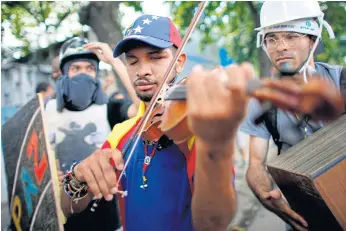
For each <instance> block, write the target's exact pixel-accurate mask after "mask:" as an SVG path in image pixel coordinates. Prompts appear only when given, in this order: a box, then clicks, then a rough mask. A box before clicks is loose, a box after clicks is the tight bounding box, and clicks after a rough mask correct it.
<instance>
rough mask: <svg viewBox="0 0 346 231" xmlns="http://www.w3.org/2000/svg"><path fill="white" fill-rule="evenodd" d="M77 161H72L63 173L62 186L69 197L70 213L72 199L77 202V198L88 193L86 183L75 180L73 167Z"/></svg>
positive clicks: (83, 196)
mask: <svg viewBox="0 0 346 231" xmlns="http://www.w3.org/2000/svg"><path fill="white" fill-rule="evenodd" d="M77 164H78V162H74V163H73V164H72V165H71V168H70V170H69V171H68V172H67V173H66V174H65V176H64V180H63V188H64V191H65V193H66V195H67V196H68V197H69V198H71V213H72V214H73V208H72V201H74V202H76V204H77V203H78V201H79V200H81V199H83V198H85V197H86V196H87V195H88V185H87V183H85V182H80V181H78V180H77V178H76V176H75V174H74V171H73V170H74V167H75V166H76V165H77Z"/></svg>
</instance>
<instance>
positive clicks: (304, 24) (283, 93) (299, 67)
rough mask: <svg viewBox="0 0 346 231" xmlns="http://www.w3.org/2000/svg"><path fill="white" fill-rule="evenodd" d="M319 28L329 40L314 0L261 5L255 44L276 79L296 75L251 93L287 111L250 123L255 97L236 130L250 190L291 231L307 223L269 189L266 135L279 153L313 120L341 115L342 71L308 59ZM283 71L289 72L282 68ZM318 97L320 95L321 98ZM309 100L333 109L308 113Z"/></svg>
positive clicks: (315, 125)
mask: <svg viewBox="0 0 346 231" xmlns="http://www.w3.org/2000/svg"><path fill="white" fill-rule="evenodd" d="M323 26H325V27H326V28H327V31H328V33H329V35H330V37H331V38H333V37H334V34H333V31H332V29H331V27H330V26H329V24H328V23H327V22H325V21H324V20H323V13H322V11H321V10H320V7H319V5H318V2H317V1H316V2H315V1H309V2H291V1H267V2H264V3H263V6H262V9H261V27H260V28H257V30H259V33H260V35H261V36H262V40H261V41H260V37H258V45H260V44H261V46H262V48H263V49H264V51H265V52H266V53H267V54H268V56H269V58H270V60H271V62H272V64H273V66H274V68H275V71H276V72H277V73H279V74H280V73H283V74H281V76H282V75H287V73H289V74H290V73H298V74H295V75H294V76H293V78H288V79H282V78H280V79H278V80H273V81H269V82H271V83H270V85H271V89H267V91H262V92H261V93H255V94H254V96H255V97H257V98H260V99H262V100H271V99H273V98H275V100H276V103H277V106H279V107H281V108H283V109H286V110H288V111H282V110H274V111H271V114H267V117H266V118H264V121H263V123H260V124H255V123H254V121H255V118H256V117H258V115H260V114H261V113H262V108H261V105H260V103H259V102H258V101H257V100H256V99H251V100H250V102H249V105H248V114H247V116H246V118H245V120H244V122H243V123H242V125H241V127H240V129H241V131H243V132H245V133H247V134H249V135H250V144H249V146H250V150H249V152H250V161H249V168H248V171H247V181H248V184H249V186H250V188H251V189H252V191H253V192H254V194H255V195H256V196H257V198H258V199H259V200H260V201H261V203H262V204H263V205H264V206H265V207H266V208H267V209H269V210H270V211H272V212H274V213H275V214H277V215H278V216H280V217H281V218H282V219H283V220H284V221H285V222H287V223H288V224H289V225H291V226H292V227H294V229H297V230H306V227H307V226H308V224H307V223H306V221H305V220H304V219H303V217H301V216H300V215H299V214H297V213H296V212H295V211H293V210H292V209H291V208H290V207H289V206H288V204H287V203H286V202H285V201H284V200H283V198H282V196H281V192H280V191H279V190H278V189H273V186H272V180H271V179H270V177H269V174H268V173H267V171H266V168H265V165H264V164H265V161H266V156H267V153H268V144H269V139H270V137H273V140H274V142H275V143H276V144H277V146H278V148H279V153H280V151H286V150H287V149H288V148H289V147H292V146H293V145H295V144H296V143H298V142H299V141H301V140H302V139H304V137H306V136H310V135H311V134H312V133H314V132H316V131H317V130H318V129H320V128H321V127H323V125H324V122H322V121H318V120H320V119H322V120H329V119H335V118H337V117H338V116H339V115H340V114H341V113H342V112H344V104H343V102H342V100H341V98H340V96H339V94H340V91H339V87H340V77H341V76H342V74H341V73H342V72H344V75H345V70H344V71H342V67H341V66H336V65H328V64H326V63H319V62H314V58H313V55H314V53H315V54H316V52H318V51H319V50H320V48H321V46H320V45H321V35H322V27H323ZM287 67H289V68H290V69H291V70H287ZM285 73H286V74H285ZM316 75H317V76H318V77H316ZM269 82H268V83H269ZM274 85H275V86H274ZM279 85H280V86H279ZM298 92H300V93H302V92H305V93H304V94H306V97H305V98H304V97H296V96H297V95H298V94H300V93H298ZM277 94H279V95H277ZM322 95H324V96H323V97H321V96H322ZM322 98H323V99H322ZM327 98H328V99H327ZM303 99H304V100H303ZM334 99H337V100H334ZM312 101H315V103H316V102H322V101H324V102H329V104H334V105H335V106H336V107H330V108H327V109H326V110H318V107H316V108H314V109H312V108H311V104H312ZM315 105H317V104H315ZM315 109H316V110H315ZM313 111H314V112H315V114H314V113H313V115H314V116H315V118H314V117H312V118H311V117H310V118H309V117H304V116H301V115H299V113H301V114H308V113H307V112H313ZM323 111H324V113H326V114H324V113H323ZM328 113H329V114H328ZM269 115H271V116H269ZM268 121H269V122H268ZM268 124H269V125H268ZM270 124H273V125H272V126H270ZM297 124H300V126H299V128H297V130H299V134H298V136H294V137H292V136H291V135H290V134H292V133H289V132H288V130H289V129H290V128H292V127H297ZM275 131H276V132H275ZM275 134H278V135H279V136H277V135H275Z"/></svg>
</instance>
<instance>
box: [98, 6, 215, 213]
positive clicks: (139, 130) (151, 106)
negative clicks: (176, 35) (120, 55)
mask: <svg viewBox="0 0 346 231" xmlns="http://www.w3.org/2000/svg"><path fill="white" fill-rule="evenodd" d="M207 4H208V1H202V2H200V3H199V5H198V8H197V10H196V13H195V15H194V17H193V18H192V20H191V22H190V25H189V27H188V30H187V33H186V34H185V36H184V38H183V39H182V41H181V44H180V46H179V47H178V50H177V52H176V54H175V56H174V58H173V60H172V61H171V63H170V65H169V66H168V68H167V71H166V73H165V74H164V77H163V81H162V82H161V84H160V85H159V86H158V90H157V91H156V93H155V94H154V96H153V98H152V99H151V102H150V104H149V106H148V108H147V111H146V113H145V114H144V116H143V117H142V118H141V120H140V122H139V125H138V126H137V128H136V129H135V131H134V132H133V134H132V136H131V138H130V139H129V142H127V144H126V146H125V147H124V149H123V151H122V153H123V156H125V154H126V153H127V151H128V149H129V147H130V146H131V145H132V144H133V145H132V148H131V151H130V153H129V156H128V158H127V160H126V162H125V164H124V167H123V169H122V171H121V173H120V175H119V178H118V179H117V186H119V184H120V181H121V178H122V176H123V175H124V173H125V170H126V167H127V166H128V164H129V162H130V160H131V157H132V156H133V153H134V150H135V148H136V146H137V144H138V142H139V139H140V137H141V135H142V133H143V131H144V127H145V124H146V123H147V122H148V121H149V118H150V114H151V112H152V111H153V110H154V108H155V105H156V103H157V101H158V98H159V96H160V95H161V92H162V91H163V88H164V86H165V84H166V83H167V80H168V78H169V76H170V75H171V73H172V71H173V68H174V65H175V64H176V62H177V60H178V58H179V56H180V55H181V53H182V52H183V49H184V47H185V45H186V43H187V41H188V40H189V38H190V36H191V34H192V32H193V30H194V29H195V27H196V25H197V23H198V21H199V19H200V17H201V15H202V14H203V11H204V9H205V7H206V6H207ZM135 137H136V138H135ZM110 163H111V165H112V166H113V167H114V166H115V163H114V161H113V160H112V159H110ZM118 193H119V194H121V195H122V197H125V196H127V190H126V191H120V190H119V191H118ZM98 201H99V200H96V201H95V202H94V204H93V206H92V208H91V211H95V210H94V208H95V207H97V203H98Z"/></svg>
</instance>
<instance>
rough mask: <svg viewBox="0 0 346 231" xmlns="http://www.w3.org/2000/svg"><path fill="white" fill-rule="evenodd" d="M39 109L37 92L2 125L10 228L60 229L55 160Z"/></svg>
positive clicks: (39, 101) (41, 110) (40, 107)
mask: <svg viewBox="0 0 346 231" xmlns="http://www.w3.org/2000/svg"><path fill="white" fill-rule="evenodd" d="M42 112H43V101H42V98H41V95H38V96H37V97H35V98H34V99H32V100H30V101H29V102H28V103H27V104H26V105H24V106H23V107H22V108H21V109H20V110H19V111H18V112H17V113H16V114H15V115H14V116H13V117H12V118H11V119H9V120H8V121H7V122H6V123H5V124H4V125H3V126H2V136H1V139H2V145H3V155H4V163H5V170H6V175H7V182H8V194H9V202H10V213H11V229H12V230H52V231H53V230H54V231H56V230H63V226H62V223H61V222H60V221H61V213H60V212H58V211H60V209H59V206H60V205H59V203H58V200H57V199H58V185H57V182H58V181H57V175H56V163H55V158H54V156H53V154H52V153H51V152H50V148H49V146H48V145H49V144H48V142H47V137H46V132H45V129H44V123H43V117H42Z"/></svg>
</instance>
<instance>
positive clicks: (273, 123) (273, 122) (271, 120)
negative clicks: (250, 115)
mask: <svg viewBox="0 0 346 231" xmlns="http://www.w3.org/2000/svg"><path fill="white" fill-rule="evenodd" d="M264 124H265V126H266V127H267V129H268V131H269V133H270V134H271V136H272V137H273V140H274V143H275V144H276V146H277V147H278V155H280V152H281V147H282V142H280V134H279V131H278V127H277V110H276V108H273V109H271V110H269V111H268V113H267V115H266V116H265V117H264Z"/></svg>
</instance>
